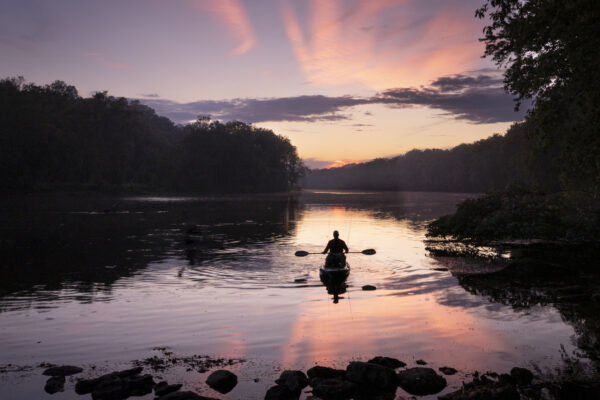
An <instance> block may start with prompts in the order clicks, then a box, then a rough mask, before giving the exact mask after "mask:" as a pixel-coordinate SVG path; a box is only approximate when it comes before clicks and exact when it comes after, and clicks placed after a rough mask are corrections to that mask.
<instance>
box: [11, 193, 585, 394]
mask: <svg viewBox="0 0 600 400" xmlns="http://www.w3.org/2000/svg"><path fill="white" fill-rule="evenodd" d="M463 197H464V196H463ZM460 198H461V196H460V195H456V194H424V193H369V192H364V193H354V194H350V195H349V194H348V193H337V194H336V193H327V192H314V193H305V194H303V195H301V196H300V197H299V198H291V199H290V198H287V197H281V196H280V197H277V198H276V200H274V201H273V202H272V203H268V204H267V203H265V202H264V201H265V200H264V198H260V199H259V200H257V201H255V202H250V201H249V200H248V199H237V198H233V197H232V198H228V199H227V202H225V201H218V199H217V200H215V199H200V200H194V199H189V198H186V199H183V200H179V201H172V202H169V201H165V200H164V199H163V200H161V201H160V202H155V203H153V202H152V201H148V200H144V201H138V200H136V199H129V200H124V201H125V202H126V203H124V204H125V206H124V207H126V208H127V209H126V210H124V211H131V212H129V213H124V212H123V213H113V214H102V213H97V214H90V213H88V211H93V210H86V211H85V213H84V212H82V211H81V210H79V209H77V210H74V211H77V212H76V213H73V212H71V211H69V214H66V215H68V216H67V217H63V216H62V215H63V214H57V215H60V216H61V218H68V219H67V223H70V224H71V225H67V226H78V225H77V224H80V223H83V221H85V224H87V227H88V231H89V232H92V233H93V234H94V235H97V234H98V232H99V230H100V229H109V230H108V232H109V233H110V236H111V237H112V238H113V242H116V241H118V240H121V241H123V243H126V244H125V245H124V246H128V247H124V248H121V247H118V248H115V249H113V248H110V247H107V245H106V244H103V245H101V244H98V245H97V247H94V245H93V244H92V245H87V246H88V247H87V248H86V251H87V252H92V253H87V254H86V257H87V258H86V260H87V261H86V262H87V264H83V263H75V264H74V265H73V267H72V268H73V269H72V270H70V271H69V272H68V274H63V275H61V273H62V270H57V271H56V272H55V273H54V275H53V276H54V277H55V281H56V280H59V282H60V285H59V286H57V284H56V283H55V282H54V283H52V285H54V287H52V285H50V284H46V285H45V286H44V285H39V284H38V285H33V286H31V287H30V288H29V289H28V290H20V291H14V292H9V293H7V294H6V295H4V296H3V297H0V353H1V354H3V360H2V362H4V363H13V364H16V365H20V364H25V363H28V364H31V363H39V362H54V363H66V364H68V363H72V364H86V365H89V364H90V363H102V364H108V365H111V364H112V365H125V366H127V365H128V364H127V363H128V362H130V361H131V360H134V359H139V358H143V357H148V356H152V355H153V354H155V353H154V351H153V350H152V349H153V348H156V347H168V348H169V349H170V351H173V352H175V353H177V354H182V355H185V354H188V355H189V354H209V355H212V356H215V357H235V358H244V359H246V360H247V362H246V363H243V364H239V365H235V366H232V367H231V368H232V370H234V371H236V373H239V374H240V383H239V385H238V387H236V388H235V389H234V390H233V391H232V392H231V393H230V394H228V395H227V396H225V398H228V399H235V398H240V397H243V396H249V397H250V398H262V396H264V392H265V390H266V389H267V388H268V387H269V386H270V385H271V384H272V382H273V381H274V379H275V378H276V376H277V375H278V373H279V371H280V370H281V368H293V369H303V370H306V369H307V368H310V367H311V366H313V365H315V364H320V365H327V366H334V367H338V368H345V366H346V365H347V363H348V362H349V361H350V360H356V359H359V360H367V359H370V358H372V357H374V356H378V355H383V356H389V357H395V358H398V359H401V360H403V361H404V362H406V363H407V364H408V365H409V366H414V365H415V360H417V359H424V360H426V361H427V362H428V364H429V366H431V367H432V368H436V369H437V368H438V367H441V366H446V365H447V366H451V367H454V368H456V369H458V370H459V371H460V372H459V374H458V375H457V376H456V377H455V378H449V382H450V386H449V388H448V390H450V389H451V388H452V387H456V385H459V384H460V379H462V377H464V376H465V375H466V374H468V373H470V372H472V371H474V370H480V371H485V370H495V371H498V372H506V371H507V370H509V369H510V368H512V367H513V366H516V365H521V366H528V365H529V363H531V362H533V363H536V364H539V365H540V366H542V367H551V366H553V365H555V364H556V363H558V362H560V348H561V345H564V346H565V347H566V349H567V351H568V352H570V351H572V350H573V349H574V346H573V344H572V337H573V336H574V334H575V332H574V329H573V327H572V326H571V325H569V324H567V323H566V322H564V321H563V320H562V318H561V314H560V313H559V312H558V311H557V310H556V309H555V308H553V307H551V306H532V307H530V308H528V309H524V310H515V309H513V308H512V307H511V306H510V305H505V304H500V303H496V302H494V301H492V300H490V299H489V298H488V297H486V296H484V295H479V294H472V293H470V292H468V291H467V290H465V288H463V287H462V286H461V285H460V283H459V280H458V279H457V277H455V276H453V275H452V273H451V272H450V271H436V270H434V268H438V267H440V266H442V267H443V266H444V265H441V264H440V261H438V260H436V259H434V258H432V257H430V256H429V255H428V254H427V252H426V250H425V246H424V243H423V239H424V233H425V230H424V229H425V223H426V221H427V220H429V219H431V218H433V217H434V216H436V215H440V214H443V213H446V212H449V211H451V210H452V209H453V207H454V204H455V202H456V201H457V200H458V199H460ZM152 204H156V206H152ZM69 210H70V209H69ZM159 211H160V213H159ZM32 221H34V222H35V218H33V217H32ZM44 221H45V220H44ZM103 221H105V222H108V226H107V227H104V225H95V224H104V222H103ZM125 222H126V223H125ZM32 223H33V222H32ZM190 226H191V227H192V228H190ZM334 229H335V230H338V231H339V232H340V237H341V238H342V239H344V240H346V241H347V243H348V246H349V247H350V250H351V251H361V250H363V249H367V248H374V249H376V250H377V253H376V254H375V255H371V256H368V255H363V254H349V255H348V261H349V263H350V265H351V273H350V276H349V278H348V280H347V283H348V285H349V286H348V288H347V291H346V293H343V294H341V295H340V300H339V303H338V304H334V303H333V301H332V300H333V298H332V296H331V295H329V294H328V293H327V289H326V288H325V287H324V286H323V285H322V284H321V282H320V280H319V273H318V269H319V267H320V266H321V264H322V263H323V261H324V256H322V255H319V254H315V255H309V256H307V257H294V252H295V251H297V250H305V251H309V252H320V251H322V249H323V248H324V247H325V244H326V243H327V240H329V239H330V238H331V236H332V232H333V230H334ZM77 234H78V235H79V236H81V235H82V233H81V231H78V232H77ZM106 235H107V236H108V234H106ZM119 235H121V236H122V237H119ZM84 239H85V238H84ZM72 240H74V239H72ZM86 240H87V239H86ZM86 243H87V242H86ZM118 243H121V242H118ZM125 249H126V250H125ZM148 249H149V250H148ZM69 251H70V252H71V251H72V250H69ZM94 251H96V252H97V254H96V253H93V252H94ZM112 253H114V254H116V257H121V256H123V258H119V259H117V261H113V260H109V261H106V262H105V265H106V266H107V267H109V268H106V267H105V265H104V264H99V265H98V266H94V265H92V264H91V263H93V262H95V261H94V260H96V261H97V260H102V259H103V258H107V255H110V254H112ZM191 253H193V255H190V254H191ZM74 254H76V253H72V252H71V253H68V254H64V255H61V258H60V259H62V260H69V258H68V257H71V258H73V259H75V261H76V260H77V259H81V258H76V257H75V256H74ZM142 256H143V257H144V258H141V259H140V260H142V261H139V260H138V259H137V258H135V257H138V258H139V257H142ZM152 257H154V258H152ZM46 260H47V263H48V265H46V266H44V268H46V269H48V268H50V269H51V268H54V267H53V266H54V262H55V261H54V259H53V258H47V259H46ZM119 260H121V261H119ZM128 260H129V261H128ZM134 260H136V262H137V263H138V264H133V261H134ZM143 260H147V261H143ZM126 262H130V263H131V265H129V266H127V264H123V263H126ZM135 265H142V267H141V268H140V267H137V268H136V267H135ZM63 268H67V267H64V266H63ZM94 268H96V269H94ZM128 268H129V269H128ZM91 270H93V271H95V272H94V274H92V275H89V273H90V271H91ZM102 274H104V275H106V274H109V275H107V277H106V278H102V277H103V276H104V275H102ZM102 279H106V280H104V281H102ZM367 284H369V285H374V286H376V288H377V290H376V291H363V290H362V289H361V288H362V286H363V285H367ZM164 375H165V376H167V377H170V379H171V380H173V379H175V380H178V381H182V382H183V383H184V384H185V385H186V387H187V388H189V389H191V390H199V391H200V392H202V393H206V394H208V395H211V394H214V393H212V392H211V391H210V389H208V388H207V387H206V386H205V385H204V383H203V382H204V378H202V377H201V376H200V377H199V376H198V375H194V374H192V372H186V371H185V370H183V371H182V370H173V371H171V372H168V371H167V372H165V373H164ZM257 377H260V379H259V380H258V381H255V379H257ZM31 379H34V378H31ZM27 382H28V381H25V383H23V384H24V385H25V384H27ZM6 385H7V384H6V383H2V382H0V387H5V386H6ZM42 386H43V385H42ZM14 387H15V389H11V390H15V391H16V392H17V394H18V393H23V392H19V390H21V389H19V387H20V386H19V385H16V386H14ZM23 387H24V386H23ZM22 390H25V389H22ZM65 396H66V397H65V398H70V397H69V396H70V395H69V394H67V393H65ZM73 398H75V397H73Z"/></svg>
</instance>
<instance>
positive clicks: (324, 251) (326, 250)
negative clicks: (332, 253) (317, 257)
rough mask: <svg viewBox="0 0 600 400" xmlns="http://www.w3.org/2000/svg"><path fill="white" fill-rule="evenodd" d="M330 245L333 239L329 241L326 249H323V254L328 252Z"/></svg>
mask: <svg viewBox="0 0 600 400" xmlns="http://www.w3.org/2000/svg"><path fill="white" fill-rule="evenodd" d="M330 245H331V240H330V241H329V242H327V246H326V247H325V250H323V254H327V252H328V251H329V246H330Z"/></svg>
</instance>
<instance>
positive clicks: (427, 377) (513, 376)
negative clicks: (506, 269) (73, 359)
mask: <svg viewBox="0 0 600 400" xmlns="http://www.w3.org/2000/svg"><path fill="white" fill-rule="evenodd" d="M165 353H167V354H166V356H167V357H169V356H170V357H171V358H168V359H173V360H174V361H176V362H177V361H178V360H179V358H177V357H175V356H173V355H172V353H169V352H166V351H165ZM181 360H187V361H190V360H191V362H192V364H193V370H194V371H197V372H200V373H203V372H209V371H210V370H212V372H211V373H210V374H209V375H208V377H207V378H206V380H205V383H206V384H207V385H208V386H209V387H210V388H212V389H213V390H215V391H216V392H218V393H222V394H227V393H229V392H230V391H232V390H233V389H234V388H235V387H236V386H237V384H238V377H237V376H236V374H235V373H233V372H231V371H228V370H227V369H224V368H226V367H227V366H230V365H233V364H235V363H236V362H244V361H245V360H227V359H211V358H209V357H207V356H192V357H186V358H181ZM200 360H204V361H203V362H202V363H201V362H200ZM183 362H186V361H183ZM415 363H416V364H417V366H414V367H408V366H407V364H406V363H404V362H403V361H401V360H397V359H395V358H391V357H383V356H378V357H374V358H372V359H370V360H368V361H367V362H363V361H352V362H350V363H349V364H348V365H347V367H346V369H335V368H330V367H327V366H320V365H317V366H314V367H312V368H310V369H308V370H307V371H306V373H305V372H303V371H300V370H285V371H283V372H281V374H280V376H279V378H278V379H276V381H275V382H274V384H273V385H272V386H271V387H270V388H269V389H268V390H267V391H266V393H265V395H264V399H265V400H297V399H299V398H300V396H301V395H303V394H305V395H306V396H307V397H306V398H307V399H311V400H318V399H321V400H344V399H355V400H367V399H373V400H402V399H416V398H418V397H420V396H433V395H436V394H438V393H440V392H442V391H443V390H444V389H445V388H446V387H447V381H446V378H445V376H450V375H454V374H456V373H457V372H458V371H457V370H456V369H454V368H452V367H440V368H438V370H437V371H436V370H434V369H433V368H430V367H427V366H426V365H427V362H426V361H424V360H417V361H416V362H415ZM133 364H134V365H136V366H135V367H134V368H131V369H125V370H119V371H113V372H110V373H107V374H103V375H100V376H97V377H95V378H90V379H82V378H77V377H75V387H74V389H75V392H76V393H77V394H79V395H87V394H91V398H92V399H93V400H120V399H127V398H129V397H132V396H145V395H148V394H151V393H154V396H155V397H154V398H155V399H156V400H217V399H214V398H211V397H205V396H202V395H200V394H198V393H195V392H192V391H181V389H182V387H183V384H182V383H169V382H166V381H164V380H160V377H158V376H157V375H156V374H155V375H154V376H153V375H152V374H149V373H144V368H145V367H149V369H150V370H151V371H153V372H159V371H163V370H164V369H163V368H161V366H162V363H161V362H157V361H156V360H155V359H153V360H150V359H147V360H142V361H135V362H133ZM142 364H143V366H142ZM39 367H43V368H45V369H44V371H43V372H42V373H43V375H46V376H49V378H48V380H47V382H46V384H45V386H44V390H45V392H46V393H49V394H54V393H58V392H63V391H64V390H65V388H64V385H65V381H66V377H67V376H72V375H77V374H79V373H82V372H83V371H84V370H83V368H81V367H77V366H71V365H62V366H58V365H51V364H46V363H44V364H40V365H39ZM157 367H158V368H157ZM466 377H469V378H470V380H469V381H468V382H467V381H463V382H462V387H461V388H460V389H458V390H456V391H453V392H450V393H445V394H443V395H439V396H438V397H437V398H438V399H439V400H478V399H482V400H483V399H490V400H513V399H514V400H527V399H531V400H562V399H598V398H600V380H597V379H596V380H594V379H589V378H588V379H584V378H583V377H579V379H576V378H574V379H568V380H565V379H554V380H548V377H543V376H536V375H535V374H534V373H533V372H532V371H530V370H529V369H526V368H521V367H514V368H512V369H511V371H510V373H503V374H498V373H495V372H486V373H482V374H480V373H478V372H473V373H470V374H466V375H465V378H466ZM157 380H160V381H158V382H157ZM255 381H257V380H255ZM398 388H400V389H402V391H404V392H406V393H408V395H409V396H411V397H402V396H401V395H397V394H396V393H397V392H398ZM402 391H401V393H402Z"/></svg>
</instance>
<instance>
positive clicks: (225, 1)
mask: <svg viewBox="0 0 600 400" xmlns="http://www.w3.org/2000/svg"><path fill="white" fill-rule="evenodd" d="M194 4H195V5H196V6H198V7H200V8H201V9H202V10H206V11H210V12H212V13H214V15H215V16H216V17H217V18H218V20H219V22H220V23H221V24H222V25H223V26H224V27H225V28H226V29H227V31H228V33H229V35H230V36H231V37H232V38H233V40H235V41H236V43H237V46H236V47H235V48H234V49H233V50H231V51H230V52H229V55H231V56H239V55H242V54H244V53H246V52H248V51H249V50H250V49H251V48H252V47H254V45H255V44H256V35H255V34H254V30H253V29H252V24H251V23H250V20H249V19H248V15H247V13H246V10H245V9H244V6H243V5H242V3H241V2H240V1H239V0H195V1H194Z"/></svg>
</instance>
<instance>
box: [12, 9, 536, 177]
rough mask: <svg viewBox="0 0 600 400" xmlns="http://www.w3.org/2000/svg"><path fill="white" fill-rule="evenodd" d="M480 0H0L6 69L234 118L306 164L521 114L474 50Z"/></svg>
mask: <svg viewBox="0 0 600 400" xmlns="http://www.w3.org/2000/svg"><path fill="white" fill-rule="evenodd" d="M481 4H482V1H481V0H468V1H458V0H452V1H442V0H435V1H430V2H427V4H425V3H423V2H417V1H405V0H370V1H366V0H357V1H353V2H348V1H342V0H332V1H328V2H318V1H310V2H292V1H289V0H259V1H256V0H255V1H248V0H220V1H214V0H177V1H172V2H168V3H167V2H162V1H159V0H132V1H130V2H126V3H123V2H118V1H112V0H108V1H105V2H102V3H82V2H79V1H76V0H59V1H55V2H52V3H48V2H40V1H37V0H27V1H16V0H10V1H6V2H3V3H2V4H0V26H2V29H1V30H0V37H1V38H2V40H0V48H1V50H2V53H3V55H4V57H3V58H2V60H1V61H0V76H19V75H22V76H24V77H25V78H27V80H28V81H29V82H33V83H36V84H40V85H41V84H48V83H51V82H52V81H54V80H63V81H65V82H67V83H68V84H71V85H74V86H76V87H77V89H78V90H79V91H80V93H81V94H82V95H84V96H87V95H89V94H90V93H92V92H94V91H97V90H106V91H108V92H109V94H111V95H113V96H116V97H125V98H130V99H139V100H140V101H141V102H142V103H144V104H146V105H149V106H152V107H153V108H154V109H155V110H156V112H157V113H158V114H159V115H163V116H167V117H169V118H170V119H171V120H173V121H174V122H179V123H180V122H185V121H189V120H193V119H195V118H196V117H197V116H198V115H211V116H212V117H213V118H215V119H222V120H233V119H237V120H241V121H245V122H249V123H253V124H255V125H256V126H259V127H263V128H268V129H271V130H273V131H274V132H276V133H277V134H280V135H283V136H285V137H287V138H289V139H290V140H291V141H292V143H293V144H294V145H295V146H296V147H297V148H298V152H299V155H300V157H301V158H302V159H304V160H308V163H309V164H310V163H312V165H314V166H317V165H331V164H333V163H334V162H335V161H336V160H337V161H343V162H359V161H365V160H370V159H374V158H380V157H390V156H391V154H402V153H405V152H407V151H410V150H411V149H425V148H449V147H453V146H456V145H458V144H460V143H469V142H473V141H476V140H479V139H484V138H486V137H489V136H491V135H492V134H494V133H502V132H505V131H506V129H507V128H508V126H510V124H511V123H512V122H514V121H518V120H521V119H522V117H523V115H524V112H525V111H526V108H527V107H526V105H525V106H524V107H522V109H521V111H520V112H519V113H515V112H514V111H513V108H514V103H513V100H512V97H511V96H510V95H508V94H506V93H505V92H504V89H503V87H502V86H503V85H502V71H500V70H498V69H497V68H496V67H495V66H494V64H493V62H492V61H491V60H489V59H484V58H481V56H482V54H483V51H484V45H483V43H481V42H479V40H478V39H479V38H480V37H481V36H482V28H483V26H485V24H486V23H487V21H486V20H481V19H477V18H475V17H474V12H475V10H476V9H477V8H478V7H480V6H481Z"/></svg>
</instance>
